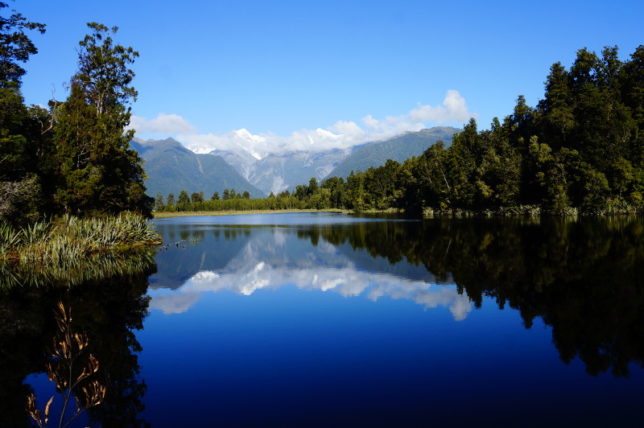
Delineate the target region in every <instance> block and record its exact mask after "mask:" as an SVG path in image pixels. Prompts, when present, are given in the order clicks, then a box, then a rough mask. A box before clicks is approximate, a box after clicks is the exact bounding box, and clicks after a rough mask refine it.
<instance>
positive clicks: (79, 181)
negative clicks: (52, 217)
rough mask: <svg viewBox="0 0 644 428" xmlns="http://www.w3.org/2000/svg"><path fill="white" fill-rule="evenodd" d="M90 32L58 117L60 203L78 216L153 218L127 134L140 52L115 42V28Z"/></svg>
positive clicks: (96, 26)
mask: <svg viewBox="0 0 644 428" xmlns="http://www.w3.org/2000/svg"><path fill="white" fill-rule="evenodd" d="M88 27H89V28H90V30H91V32H90V34H88V35H87V36H85V38H84V39H83V40H82V41H81V42H80V43H79V44H80V51H79V70H78V72H77V73H76V74H75V75H74V76H73V77H72V79H71V85H70V86H71V93H70V95H69V97H68V98H67V100H66V101H65V103H63V104H62V105H61V106H60V107H59V108H58V109H57V114H56V116H57V118H56V126H55V141H56V148H57V156H58V162H59V175H60V182H59V183H58V189H57V191H56V195H55V197H56V201H57V202H58V204H60V206H61V208H62V210H63V211H64V212H70V213H75V214H87V213H101V212H106V213H117V212H121V211H124V210H132V211H138V212H141V213H143V214H145V215H150V210H151V208H152V202H153V200H152V199H151V198H149V197H148V196H146V195H145V187H144V185H143V179H144V172H143V168H142V162H141V159H140V158H139V156H138V154H137V152H136V151H134V150H132V149H131V148H130V147H129V141H130V140H131V139H132V138H133V136H134V131H133V130H130V131H126V130H125V129H126V127H127V125H128V124H129V121H130V112H131V107H130V106H129V104H130V103H131V101H132V100H133V99H134V98H135V97H136V95H137V93H136V90H135V89H134V88H133V87H132V86H131V85H130V84H131V82H132V79H133V77H134V72H133V71H132V70H131V69H130V68H129V66H130V64H132V63H133V62H134V59H135V58H136V57H137V56H138V53H137V52H136V51H134V50H133V49H132V48H131V47H128V48H126V47H123V46H121V45H118V44H115V43H114V41H113V40H112V35H113V34H115V33H116V31H117V30H118V28H117V27H113V28H112V29H108V28H107V27H106V26H104V25H102V24H98V23H89V24H88Z"/></svg>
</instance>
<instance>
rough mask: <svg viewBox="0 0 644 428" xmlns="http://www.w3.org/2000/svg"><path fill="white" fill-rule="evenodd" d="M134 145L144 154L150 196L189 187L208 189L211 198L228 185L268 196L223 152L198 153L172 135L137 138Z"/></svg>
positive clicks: (193, 190)
mask: <svg viewBox="0 0 644 428" xmlns="http://www.w3.org/2000/svg"><path fill="white" fill-rule="evenodd" d="M130 145H131V146H132V148H133V149H134V150H136V151H137V152H139V155H140V156H141V158H143V161H144V163H143V168H144V169H145V173H146V175H147V176H148V179H147V180H146V181H145V187H146V188H147V193H148V195H150V196H154V195H156V194H157V193H161V194H163V195H164V196H166V195H167V194H168V193H174V194H175V197H176V196H178V194H179V192H180V191H182V190H186V191H187V192H188V193H192V192H204V197H205V198H207V199H209V198H210V197H211V196H212V194H213V192H219V194H222V192H223V191H224V189H235V190H236V191H237V192H244V191H248V192H249V193H250V195H251V197H254V198H260V197H263V196H264V193H263V192H262V191H261V190H259V189H257V188H256V187H255V186H253V185H252V184H250V183H249V182H248V181H247V180H246V179H245V178H244V177H242V176H241V175H240V174H239V172H237V170H236V169H235V168H233V167H232V166H231V165H229V164H228V163H227V162H226V161H225V160H224V159H223V158H222V157H221V156H213V155H209V154H196V153H194V152H192V151H190V150H188V149H186V148H185V147H184V146H183V145H182V144H181V143H179V142H178V141H176V140H174V139H172V138H168V139H166V140H158V141H147V142H146V141H140V140H134V141H132V142H130Z"/></svg>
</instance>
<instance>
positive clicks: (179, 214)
mask: <svg viewBox="0 0 644 428" xmlns="http://www.w3.org/2000/svg"><path fill="white" fill-rule="evenodd" d="M352 212H353V211H352V210H343V209H336V208H329V209H323V210H316V209H295V208H294V209H286V210H228V211H174V212H165V211H161V212H154V213H152V215H153V219H158V218H173V217H203V216H225V215H245V214H289V213H337V214H349V213H352Z"/></svg>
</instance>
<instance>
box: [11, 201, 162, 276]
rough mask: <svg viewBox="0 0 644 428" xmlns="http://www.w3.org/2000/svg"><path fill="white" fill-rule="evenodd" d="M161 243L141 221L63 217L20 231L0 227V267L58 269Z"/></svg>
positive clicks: (124, 217)
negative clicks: (87, 259) (95, 257)
mask: <svg viewBox="0 0 644 428" xmlns="http://www.w3.org/2000/svg"><path fill="white" fill-rule="evenodd" d="M159 243H161V237H160V236H159V235H158V234H157V233H156V232H155V231H154V230H153V229H152V226H151V225H150V223H149V222H148V221H147V220H146V219H145V218H143V217H141V216H139V215H136V214H130V213H124V214H121V215H119V216H117V217H105V218H83V219H80V218H76V217H72V216H64V217H62V218H60V219H56V220H52V221H42V222H37V223H34V224H32V225H29V226H25V227H22V228H14V227H11V226H10V225H8V224H1V223H0V263H3V264H9V265H15V264H18V265H23V266H27V265H40V266H43V265H45V266H61V265H68V264H75V263H78V262H79V261H82V260H85V259H86V258H87V257H90V256H92V255H96V254H99V253H116V252H125V251H129V250H132V249H135V248H140V247H147V246H150V245H155V244H159Z"/></svg>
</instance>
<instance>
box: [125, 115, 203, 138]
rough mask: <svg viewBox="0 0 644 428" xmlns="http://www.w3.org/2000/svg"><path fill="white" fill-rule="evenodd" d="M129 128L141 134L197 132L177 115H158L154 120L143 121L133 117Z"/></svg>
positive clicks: (141, 118)
mask: <svg viewBox="0 0 644 428" xmlns="http://www.w3.org/2000/svg"><path fill="white" fill-rule="evenodd" d="M129 127H130V128H133V129H136V132H140V133H142V134H193V133H195V132H197V130H196V128H195V127H194V126H192V125H191V124H190V123H188V121H187V120H186V119H184V118H183V117H181V116H179V115H178V114H165V113H159V114H158V115H157V117H155V118H154V119H149V120H148V119H145V118H143V117H139V116H135V115H133V116H132V118H131V119H130V126H129Z"/></svg>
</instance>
